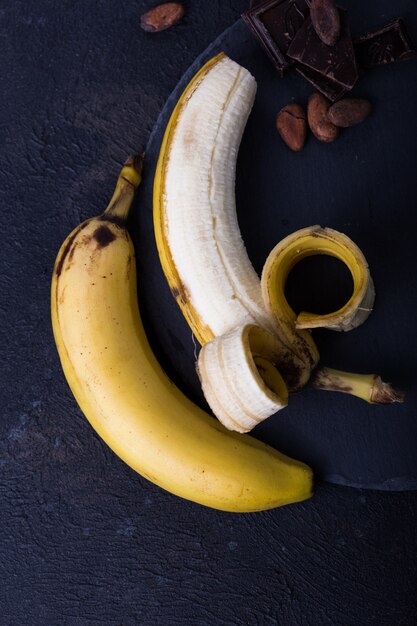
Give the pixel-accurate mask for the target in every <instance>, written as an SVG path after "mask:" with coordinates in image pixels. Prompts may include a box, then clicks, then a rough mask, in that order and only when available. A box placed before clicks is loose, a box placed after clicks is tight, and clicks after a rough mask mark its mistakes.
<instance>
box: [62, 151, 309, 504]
mask: <svg viewBox="0 0 417 626" xmlns="http://www.w3.org/2000/svg"><path fill="white" fill-rule="evenodd" d="M139 182H140V161H138V160H130V161H128V162H127V163H126V164H125V166H124V167H123V169H122V171H121V174H120V176H119V179H118V182H117V186H116V190H115V193H114V195H113V198H112V200H111V201H110V204H109V206H108V208H107V210H106V211H105V212H104V213H103V215H101V216H99V217H96V218H93V219H90V220H87V221H86V222H84V223H82V224H81V225H79V226H77V228H75V230H74V231H73V232H72V233H71V234H70V235H69V236H68V237H67V239H66V240H65V242H64V243H63V244H62V247H61V249H60V251H59V253H58V256H57V259H56V262H55V267H54V273H53V279H52V290H51V314H52V324H53V331H54V337H55V341H56V345H57V348H58V352H59V356H60V359H61V363H62V367H63V370H64V373H65V376H66V378H67V381H68V383H69V386H70V388H71V390H72V391H73V393H74V396H75V398H76V400H77V402H78V404H79V406H80V407H81V409H82V411H83V412H84V414H85V415H86V417H87V419H88V420H89V421H90V423H91V425H92V426H93V428H94V429H95V430H96V431H97V433H98V434H99V435H100V437H102V439H103V440H104V441H105V442H106V443H107V444H108V445H109V446H110V447H111V448H112V449H113V451H114V452H115V453H116V454H117V455H118V456H120V457H121V458H122V459H123V460H124V461H125V462H126V463H127V464H128V465H130V466H131V467H132V468H133V469H134V470H136V471H137V472H139V473H140V474H141V475H142V476H144V477H145V478H147V479H148V480H150V481H152V482H153V483H155V484H157V485H159V486H160V487H162V488H164V489H166V490H168V491H170V492H171V493H174V494H176V495H178V496H181V497H183V498H186V499H189V500H192V501H194V502H198V503H200V504H204V505H207V506H210V507H213V508H216V509H221V510H225V511H240V512H244V511H258V510H262V509H268V508H272V507H275V506H279V505H282V504H288V503H291V502H297V501H300V500H304V499H306V498H308V497H310V496H311V492H312V474H311V470H310V469H309V468H308V467H307V466H306V465H304V464H302V463H300V462H298V461H295V460H293V459H290V458H288V457H286V456H284V455H283V454H280V453H279V452H277V451H276V450H274V449H272V448H271V447H269V446H267V445H265V444H263V443H261V442H259V441H257V440H256V439H253V438H252V437H249V436H248V435H238V434H236V433H231V432H229V431H227V430H226V429H225V428H224V427H223V426H222V425H221V424H219V422H218V421H217V420H215V419H213V418H212V417H210V416H209V415H208V414H206V413H205V412H204V411H202V410H201V409H199V408H198V407H197V406H195V405H194V404H193V403H192V402H191V401H190V400H188V399H187V398H186V397H185V396H184V395H183V394H182V393H181V392H180V391H179V390H178V389H177V388H176V387H175V385H174V384H173V383H172V382H171V381H170V380H169V379H168V377H167V376H166V374H165V373H164V372H163V370H162V369H161V367H160V365H159V363H158V361H157V359H156V358H155V356H154V354H153V353H152V350H151V348H150V346H149V343H148V341H147V338H146V335H145V332H144V329H143V326H142V323H141V319H140V315H139V310H138V304H137V295H136V267H135V255H134V249H133V245H132V242H131V239H130V237H129V234H128V231H127V229H126V218H127V215H128V212H129V209H130V205H131V202H132V199H133V196H134V192H135V188H136V187H137V186H138V184H139Z"/></svg>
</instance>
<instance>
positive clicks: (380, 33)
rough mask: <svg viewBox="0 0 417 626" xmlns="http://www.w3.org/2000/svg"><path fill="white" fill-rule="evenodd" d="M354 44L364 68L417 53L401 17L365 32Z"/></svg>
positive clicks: (359, 62) (407, 57)
mask: <svg viewBox="0 0 417 626" xmlns="http://www.w3.org/2000/svg"><path fill="white" fill-rule="evenodd" d="M354 46H355V53H356V59H357V61H358V64H359V66H360V67H362V68H370V67H375V66H376V65H386V64H388V63H394V62H395V61H400V60H405V59H410V58H412V57H414V56H416V54H417V53H416V50H415V46H414V44H413V42H412V41H411V39H410V37H409V36H408V33H407V30H406V27H405V24H404V21H403V20H402V19H401V18H397V19H396V20H393V21H392V22H389V24H386V25H385V26H383V27H382V28H380V29H378V30H376V31H374V32H368V33H365V34H364V35H362V36H361V37H359V38H358V39H356V40H355V42H354Z"/></svg>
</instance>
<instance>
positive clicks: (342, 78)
mask: <svg viewBox="0 0 417 626" xmlns="http://www.w3.org/2000/svg"><path fill="white" fill-rule="evenodd" d="M339 12H340V22H341V30H340V38H339V40H338V41H337V43H336V44H335V45H334V46H327V45H326V44H325V43H323V42H322V41H321V40H320V38H319V36H318V35H317V33H316V31H315V30H314V28H313V25H312V23H311V19H310V18H307V19H306V21H305V22H304V24H303V25H302V26H301V28H300V29H299V31H298V32H297V34H296V36H295V37H294V39H293V41H292V43H291V45H290V47H289V49H288V51H287V54H288V56H289V57H291V58H292V59H295V60H296V61H298V62H299V63H301V64H302V65H305V66H307V67H309V68H310V69H312V70H314V71H315V72H318V73H319V74H322V75H323V76H325V77H326V78H328V79H330V80H331V81H334V82H336V83H339V85H341V86H342V87H345V88H346V89H352V87H353V86H354V84H355V83H356V81H357V80H358V69H357V67H356V59H355V52H354V49H353V43H352V37H351V34H350V29H349V24H348V19H347V15H346V12H345V11H343V10H340V9H339Z"/></svg>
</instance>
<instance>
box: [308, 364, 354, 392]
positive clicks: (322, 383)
mask: <svg viewBox="0 0 417 626" xmlns="http://www.w3.org/2000/svg"><path fill="white" fill-rule="evenodd" d="M310 385H311V387H313V388H314V389H318V390H321V391H337V392H339V393H351V392H352V391H353V389H352V387H351V386H350V385H341V384H340V383H338V382H337V379H336V378H331V377H330V376H326V375H325V374H324V373H323V371H322V370H320V369H319V370H317V371H316V373H315V374H314V375H313V376H312V377H311V379H310Z"/></svg>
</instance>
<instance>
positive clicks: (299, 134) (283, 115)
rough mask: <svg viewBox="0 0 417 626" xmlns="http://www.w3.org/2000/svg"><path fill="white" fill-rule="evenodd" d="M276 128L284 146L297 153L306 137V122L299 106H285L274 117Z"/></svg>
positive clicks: (293, 104)
mask: <svg viewBox="0 0 417 626" xmlns="http://www.w3.org/2000/svg"><path fill="white" fill-rule="evenodd" d="M276 127H277V130H278V132H279V134H280V136H281V139H282V140H283V141H284V143H286V145H287V146H288V147H289V148H290V149H291V150H293V152H299V151H300V150H302V148H303V147H304V144H305V141H306V137H307V122H306V115H305V113H304V109H303V107H302V106H300V105H299V104H295V103H292V104H287V106H285V107H284V108H283V109H281V111H280V112H279V113H278V114H277V117H276Z"/></svg>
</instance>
